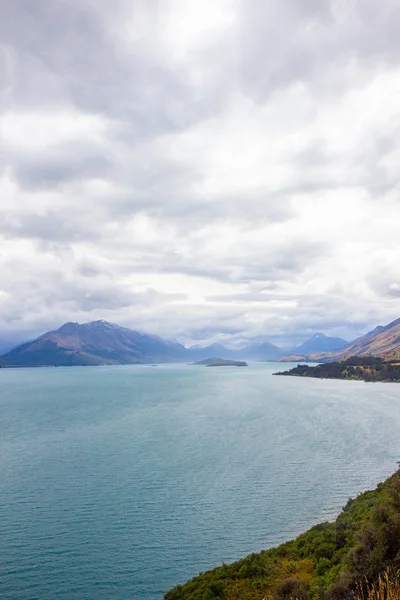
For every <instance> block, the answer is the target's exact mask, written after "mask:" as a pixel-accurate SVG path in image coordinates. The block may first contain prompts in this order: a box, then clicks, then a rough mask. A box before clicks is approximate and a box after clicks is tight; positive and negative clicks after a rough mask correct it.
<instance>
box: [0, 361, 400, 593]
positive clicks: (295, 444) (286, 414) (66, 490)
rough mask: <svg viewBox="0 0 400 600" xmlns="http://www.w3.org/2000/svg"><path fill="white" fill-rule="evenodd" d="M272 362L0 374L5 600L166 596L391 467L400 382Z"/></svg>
mask: <svg viewBox="0 0 400 600" xmlns="http://www.w3.org/2000/svg"><path fill="white" fill-rule="evenodd" d="M278 367H279V366H278ZM276 368H277V366H276V365H273V364H256V365H251V366H250V367H249V368H247V369H235V368H232V369H231V368H206V367H193V366H186V365H180V366H178V365H172V366H159V367H157V368H152V367H150V366H123V367H84V368H79V367H77V368H57V369H54V368H52V369H51V368H48V369H46V368H40V369H15V370H12V369H2V370H0V411H1V412H0V418H1V438H0V468H1V478H0V555H1V563H0V597H1V598H2V600H5V599H7V600H8V599H13V600H14V599H15V600H28V599H29V600H33V599H38V600H39V599H40V600H53V599H59V598H60V599H61V598H64V599H68V600H70V599H71V600H74V599H76V600H78V599H79V600H83V599H85V600H91V599H93V600H103V599H118V600H126V599H133V600H136V599H140V598H146V599H149V600H161V598H162V596H163V593H164V592H165V591H166V590H168V589H169V588H170V587H171V586H173V585H176V584H177V583H181V582H183V581H185V580H186V579H187V578H189V577H192V576H193V575H195V574H196V573H197V572H198V571H201V570H202V571H204V570H206V569H208V568H211V567H213V566H216V565H218V564H220V563H221V561H225V562H230V561H233V560H235V559H238V558H240V557H242V556H244V555H245V554H247V553H250V552H253V551H257V550H260V549H261V548H265V547H269V546H271V545H275V544H278V543H279V542H281V541H283V540H286V539H288V538H291V537H293V536H295V535H296V534H297V533H300V532H301V531H303V530H304V529H306V528H308V527H309V526H310V525H312V524H315V523H317V522H319V521H321V520H325V519H329V518H331V517H334V516H335V515H336V514H337V513H338V511H339V510H340V509H341V507H342V506H343V505H344V503H345V502H346V501H347V498H348V497H349V496H354V495H356V494H357V493H358V492H359V491H361V490H363V489H366V488H368V487H372V486H375V485H376V483H377V482H378V481H380V480H382V479H384V478H385V477H386V476H388V475H389V474H390V473H391V472H392V471H394V469H395V468H396V461H397V460H399V459H400V385H396V384H378V383H376V384H366V383H363V382H348V381H329V380H313V379H298V378H283V377H272V376H271V374H272V372H274V371H275V370H276Z"/></svg>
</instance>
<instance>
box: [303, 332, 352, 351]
mask: <svg viewBox="0 0 400 600" xmlns="http://www.w3.org/2000/svg"><path fill="white" fill-rule="evenodd" d="M348 345H349V342H346V340H342V339H341V338H338V337H329V336H327V335H324V334H323V333H314V335H312V336H311V337H310V338H309V339H308V340H306V341H305V342H304V343H303V344H301V345H300V346H297V347H296V348H293V350H292V354H300V355H304V354H309V353H310V352H334V351H336V350H343V349H344V348H346V346H348Z"/></svg>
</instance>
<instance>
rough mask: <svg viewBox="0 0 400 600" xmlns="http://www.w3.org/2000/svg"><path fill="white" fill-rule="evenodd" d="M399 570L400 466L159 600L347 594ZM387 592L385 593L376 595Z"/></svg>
mask: <svg viewBox="0 0 400 600" xmlns="http://www.w3.org/2000/svg"><path fill="white" fill-rule="evenodd" d="M388 568H393V569H394V570H396V569H398V568H400V470H398V471H397V472H396V473H395V474H394V475H393V476H392V477H390V478H389V479H387V480H386V481H385V482H384V483H381V484H379V485H378V487H377V488H376V490H374V491H368V492H364V493H362V494H360V495H359V496H358V497H357V498H356V499H349V501H348V502H347V504H346V506H345V507H344V508H343V510H342V512H341V513H340V515H339V516H338V518H337V519H336V521H335V522H334V523H321V524H319V525H316V526H315V527H312V528H311V529H310V530H309V531H307V532H306V533H304V534H302V535H300V536H299V537H298V538H297V539H295V540H292V541H290V542H287V543H285V544H282V545H281V546H278V547H277V548H273V549H270V550H265V551H262V552H260V553H257V554H251V555H250V556H247V557H246V558H243V559H242V560H240V561H238V562H235V563H233V564H231V565H225V564H223V565H222V566H220V567H218V568H216V569H213V570H211V571H208V572H207V573H200V574H199V575H198V576H197V577H195V578H194V579H192V580H191V581H189V582H188V583H186V584H184V585H178V586H177V587H176V588H174V589H173V590H171V591H169V592H168V593H167V594H166V595H165V600H212V599H214V598H223V599H225V600H348V599H351V598H354V594H356V593H357V596H360V594H361V595H364V596H365V597H367V596H368V589H369V587H370V586H371V585H372V584H374V583H375V584H376V583H377V582H378V580H379V577H380V576H382V574H384V573H386V570H387V569H388ZM382 598H386V596H382Z"/></svg>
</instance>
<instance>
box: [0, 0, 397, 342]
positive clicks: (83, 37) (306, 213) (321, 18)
mask: <svg viewBox="0 0 400 600" xmlns="http://www.w3.org/2000/svg"><path fill="white" fill-rule="evenodd" d="M7 4H8V12H7V14H8V17H7V23H6V26H5V27H4V23H3V31H2V36H3V38H4V46H3V49H4V52H3V58H4V60H3V63H4V65H5V67H6V69H5V78H4V82H5V85H4V89H3V94H2V107H3V111H2V115H1V118H0V127H1V135H2V145H3V148H4V151H3V153H2V156H1V159H0V160H1V165H0V205H1V213H0V226H1V237H0V253H1V254H0V260H1V263H0V265H1V270H2V277H1V281H0V331H1V332H3V334H4V336H6V337H10V336H11V337H12V336H13V335H18V336H20V337H22V336H23V335H25V334H29V335H31V334H32V335H34V334H36V333H40V332H42V331H44V330H46V329H47V328H49V327H56V326H58V325H60V324H61V323H62V322H64V321H66V320H71V319H72V320H81V321H85V320H91V319H96V318H105V319H109V320H114V321H116V322H120V323H121V324H125V325H128V326H132V327H138V328H140V329H147V330H149V331H153V332H158V333H160V334H161V335H165V336H167V337H172V338H179V339H181V340H183V341H189V342H190V340H199V339H201V337H202V336H203V337H204V338H205V339H210V340H214V339H223V340H226V339H228V340H231V341H232V342H235V341H238V340H239V339H243V338H245V337H249V336H259V335H260V336H262V335H267V336H268V335H269V336H271V337H272V338H273V339H275V340H280V339H287V340H289V339H297V337H298V336H301V335H302V334H303V335H306V334H307V333H310V332H312V331H316V330H323V331H324V332H325V333H334V334H339V335H342V336H345V337H348V338H350V337H354V336H355V335H357V334H359V333H362V332H364V331H365V330H366V329H368V328H370V327H372V326H374V325H376V324H377V323H385V322H387V321H389V320H390V319H392V318H395V317H398V306H397V303H398V297H399V293H398V281H399V280H400V273H399V266H398V265H399V264H400V261H399V259H400V250H399V246H398V222H399V217H400V205H399V176H398V173H399V166H400V165H399V162H400V154H399V149H398V144H397V133H398V131H399V129H400V111H399V109H398V107H399V106H400V83H399V82H400V71H399V68H398V59H399V58H400V44H399V42H398V36H397V33H396V31H397V30H396V27H395V25H396V23H397V24H399V23H400V17H399V14H400V13H399V9H398V6H397V5H396V3H395V2H392V1H391V0H385V1H384V2H383V4H382V3H381V4H380V5H379V10H378V7H377V6H375V5H374V3H372V2H367V3H358V2H352V3H342V2H336V1H332V2H330V3H329V2H328V3H325V4H323V3H320V2H314V1H313V0H308V1H307V2H303V3H301V4H299V3H296V2H289V3H287V4H282V3H281V2H278V1H276V2H271V3H267V4H266V3H263V2H261V1H260V0H249V1H246V2H234V1H231V2H230V1H228V0H220V1H218V2H211V1H210V2H208V1H207V2H194V3H191V4H190V10H189V8H188V4H187V3H186V2H181V1H180V0H179V1H178V0H171V1H170V2H164V3H162V6H161V7H160V5H159V4H158V3H156V2H154V3H153V2H144V1H140V0H137V1H135V2H133V3H132V2H128V1H125V0H116V1H115V2H113V3H112V5H111V4H110V3H109V2H105V1H100V2H93V1H92V0H90V1H89V0H85V1H83V2H79V3H78V2H70V3H67V4H65V3H64V4H62V5H58V6H57V7H53V9H50V7H49V5H48V4H47V3H39V2H34V3H33V4H32V6H31V10H29V11H27V10H26V8H25V5H24V3H23V2H22V1H19V0H17V1H15V0H14V1H13V2H8V3H7Z"/></svg>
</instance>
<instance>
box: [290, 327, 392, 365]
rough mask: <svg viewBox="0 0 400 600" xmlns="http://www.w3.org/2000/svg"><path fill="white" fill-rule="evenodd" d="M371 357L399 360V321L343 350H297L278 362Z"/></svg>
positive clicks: (371, 333) (374, 331) (374, 330)
mask: <svg viewBox="0 0 400 600" xmlns="http://www.w3.org/2000/svg"><path fill="white" fill-rule="evenodd" d="M339 339H340V338H339ZM363 355H372V356H379V357H381V358H384V359H385V360H392V361H393V360H400V319H396V320H395V321H392V322H391V323H389V324H388V325H385V326H379V327H376V328H375V329H373V330H372V331H370V332H368V333H366V334H365V335H363V336H361V337H359V338H357V339H356V340H354V341H353V342H351V343H350V344H348V345H347V346H346V347H345V348H342V349H341V350H336V351H334V352H316V351H310V352H304V353H303V354H300V353H299V352H298V349H297V350H296V352H295V353H294V352H293V353H292V354H291V355H290V356H284V357H282V358H280V359H279V360H280V362H289V361H290V362H292V361H302V360H307V361H310V362H332V361H336V360H342V359H346V358H350V357H352V356H363Z"/></svg>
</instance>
